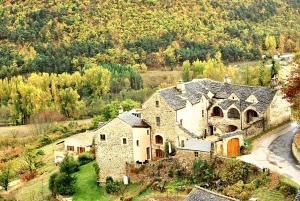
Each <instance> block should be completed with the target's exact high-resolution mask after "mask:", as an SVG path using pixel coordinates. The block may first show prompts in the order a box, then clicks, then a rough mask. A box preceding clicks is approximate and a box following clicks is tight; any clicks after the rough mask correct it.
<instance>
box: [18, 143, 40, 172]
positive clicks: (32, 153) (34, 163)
mask: <svg viewBox="0 0 300 201" xmlns="http://www.w3.org/2000/svg"><path fill="white" fill-rule="evenodd" d="M43 155H44V152H43V151H42V150H35V149H33V148H28V149H26V151H25V153H24V155H23V158H24V162H25V167H26V169H27V170H28V171H29V172H30V174H33V173H34V171H36V169H37V168H38V167H41V166H42V165H43V162H42V156H43Z"/></svg>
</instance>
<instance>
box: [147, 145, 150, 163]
mask: <svg viewBox="0 0 300 201" xmlns="http://www.w3.org/2000/svg"><path fill="white" fill-rule="evenodd" d="M146 153H147V160H149V159H150V147H147V148H146Z"/></svg>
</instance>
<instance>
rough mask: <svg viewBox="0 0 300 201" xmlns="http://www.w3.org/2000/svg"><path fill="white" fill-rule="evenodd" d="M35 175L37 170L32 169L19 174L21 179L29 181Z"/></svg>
mask: <svg viewBox="0 0 300 201" xmlns="http://www.w3.org/2000/svg"><path fill="white" fill-rule="evenodd" d="M36 176H37V171H36V170H32V171H26V172H25V173H23V174H22V175H21V176H20V179H21V181H23V182H27V181H30V180H31V179H33V178H35V177H36Z"/></svg>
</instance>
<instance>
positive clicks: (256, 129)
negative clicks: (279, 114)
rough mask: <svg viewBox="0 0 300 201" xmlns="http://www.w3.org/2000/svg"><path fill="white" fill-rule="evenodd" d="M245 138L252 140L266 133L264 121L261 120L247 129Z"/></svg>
mask: <svg viewBox="0 0 300 201" xmlns="http://www.w3.org/2000/svg"><path fill="white" fill-rule="evenodd" d="M245 130H246V132H245V138H246V139H247V138H251V137H253V136H255V135H257V134H258V133H261V132H263V131H264V120H263V119H260V120H257V121H255V122H253V123H252V124H251V125H250V126H249V127H248V128H246V129H245Z"/></svg>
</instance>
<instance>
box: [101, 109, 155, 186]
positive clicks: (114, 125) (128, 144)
mask: <svg viewBox="0 0 300 201" xmlns="http://www.w3.org/2000/svg"><path fill="white" fill-rule="evenodd" d="M95 133H96V144H97V150H96V160H97V164H98V166H99V167H100V173H99V182H105V179H106V177H107V176H111V177H113V179H115V180H122V178H123V176H127V175H128V174H127V172H126V166H127V165H128V164H143V163H147V162H148V161H149V160H150V159H151V143H150V142H151V135H150V126H149V125H148V124H147V123H146V122H145V121H143V120H142V119H141V118H139V115H138V114H136V113H132V112H124V113H121V114H119V116H118V117H117V118H115V119H113V120H111V121H109V122H107V123H106V124H104V125H102V126H101V127H100V128H99V129H97V130H96V131H95Z"/></svg>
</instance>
